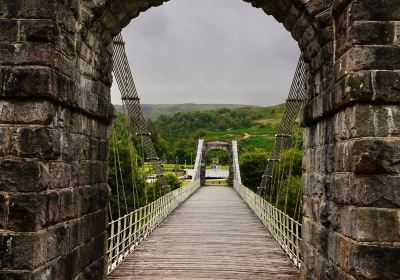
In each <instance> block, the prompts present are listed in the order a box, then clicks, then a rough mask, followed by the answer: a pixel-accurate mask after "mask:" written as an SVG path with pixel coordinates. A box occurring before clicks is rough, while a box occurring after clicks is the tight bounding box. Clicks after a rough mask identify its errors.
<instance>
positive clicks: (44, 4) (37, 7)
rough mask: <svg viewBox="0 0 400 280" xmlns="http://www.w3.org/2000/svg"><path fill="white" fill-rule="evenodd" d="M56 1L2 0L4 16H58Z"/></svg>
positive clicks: (0, 6) (1, 5)
mask: <svg viewBox="0 0 400 280" xmlns="http://www.w3.org/2000/svg"><path fill="white" fill-rule="evenodd" d="M55 7H56V3H55V2H54V1H51V0H43V1H41V2H40V3H36V2H32V1H29V0H15V1H8V0H0V17H2V18H54V19H55V18H56V9H55Z"/></svg>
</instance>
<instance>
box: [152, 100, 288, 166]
mask: <svg viewBox="0 0 400 280" xmlns="http://www.w3.org/2000/svg"><path fill="white" fill-rule="evenodd" d="M283 109H284V106H283V105H278V106H274V107H267V108H262V107H256V108H236V109H229V108H223V109H217V110H209V111H195V112H178V113H176V114H174V115H172V116H165V115H161V116H160V117H158V118H157V120H155V121H154V122H151V125H152V128H153V130H152V131H154V133H155V135H156V134H157V133H158V134H159V135H160V137H161V139H163V140H164V141H165V142H164V144H166V145H162V148H160V149H159V150H160V152H161V153H162V154H163V155H165V159H167V160H168V161H169V162H175V161H176V157H178V161H179V164H183V163H184V162H185V160H186V162H187V163H189V162H190V158H191V157H192V160H194V159H193V157H194V155H195V153H196V151H195V149H194V148H195V147H196V144H197V140H198V139H199V138H203V139H205V140H240V143H239V144H240V149H241V152H244V151H247V150H253V151H254V150H255V149H264V150H265V149H270V148H271V147H272V145H273V141H274V135H275V133H276V130H277V126H278V124H279V120H280V118H281V116H282V113H283ZM161 139H159V140H157V138H155V139H154V140H156V141H161ZM157 146H158V145H157Z"/></svg>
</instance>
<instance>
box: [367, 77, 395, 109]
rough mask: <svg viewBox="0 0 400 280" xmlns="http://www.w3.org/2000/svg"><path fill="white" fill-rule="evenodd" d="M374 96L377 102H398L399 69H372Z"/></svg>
mask: <svg viewBox="0 0 400 280" xmlns="http://www.w3.org/2000/svg"><path fill="white" fill-rule="evenodd" d="M372 77H373V85H374V96H373V100H374V101H377V102H388V103H389V102H390V103H399V102H400V71H374V72H373V75H372Z"/></svg>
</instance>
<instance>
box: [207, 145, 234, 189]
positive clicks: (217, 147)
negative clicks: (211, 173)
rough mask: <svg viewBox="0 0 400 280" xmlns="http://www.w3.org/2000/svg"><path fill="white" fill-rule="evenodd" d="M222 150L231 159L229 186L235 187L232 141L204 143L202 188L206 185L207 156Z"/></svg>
mask: <svg viewBox="0 0 400 280" xmlns="http://www.w3.org/2000/svg"><path fill="white" fill-rule="evenodd" d="M216 150H222V151H224V152H225V153H226V154H227V155H228V158H229V177H228V185H229V186H233V151H232V142H230V141H220V140H211V141H204V144H203V154H202V159H203V162H202V163H201V169H200V184H201V185H202V186H204V185H205V183H206V162H205V159H206V155H207V154H208V153H209V152H211V151H216Z"/></svg>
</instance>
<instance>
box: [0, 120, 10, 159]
mask: <svg viewBox="0 0 400 280" xmlns="http://www.w3.org/2000/svg"><path fill="white" fill-rule="evenodd" d="M9 147H10V133H9V129H8V128H7V127H0V156H1V157H4V156H5V155H7V154H8V153H9Z"/></svg>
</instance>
